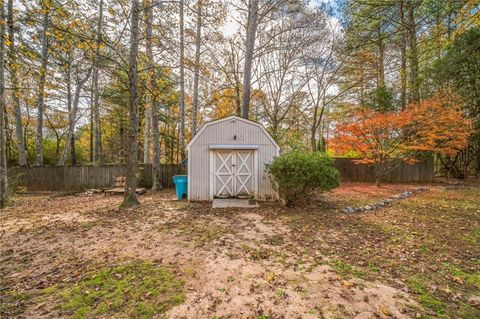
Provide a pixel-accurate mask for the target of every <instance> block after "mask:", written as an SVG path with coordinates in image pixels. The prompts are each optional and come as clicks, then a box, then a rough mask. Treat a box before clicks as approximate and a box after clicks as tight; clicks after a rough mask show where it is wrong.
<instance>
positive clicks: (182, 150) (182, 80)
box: [180, 0, 186, 161]
mask: <svg viewBox="0 0 480 319" xmlns="http://www.w3.org/2000/svg"><path fill="white" fill-rule="evenodd" d="M183 11H184V0H180V155H181V158H182V161H183V160H184V159H185V144H186V143H185V43H184V42H185V39H184V38H185V36H184V21H183V20H184V19H183Z"/></svg>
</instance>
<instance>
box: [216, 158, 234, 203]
mask: <svg viewBox="0 0 480 319" xmlns="http://www.w3.org/2000/svg"><path fill="white" fill-rule="evenodd" d="M233 155H234V154H233V152H232V151H215V152H214V161H215V165H214V168H215V177H214V178H215V181H214V187H215V196H217V197H233V196H234V194H235V192H234V188H233V187H234V183H233V181H234V175H233V168H234V166H233V165H232V164H233V157H234V156H233Z"/></svg>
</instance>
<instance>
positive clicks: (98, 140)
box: [93, 0, 103, 165]
mask: <svg viewBox="0 0 480 319" xmlns="http://www.w3.org/2000/svg"><path fill="white" fill-rule="evenodd" d="M98 10H99V13H98V21H97V42H96V48H95V61H94V67H93V124H94V125H93V131H94V145H93V163H94V164H95V165H99V164H101V163H102V134H101V127H100V91H99V87H98V73H99V68H100V66H99V62H100V45H101V43H102V20H103V0H100V4H99V9H98Z"/></svg>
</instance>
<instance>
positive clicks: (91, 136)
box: [89, 81, 94, 163]
mask: <svg viewBox="0 0 480 319" xmlns="http://www.w3.org/2000/svg"><path fill="white" fill-rule="evenodd" d="M93 110H94V107H93V81H92V83H91V84H90V125H89V131H90V134H89V135H90V136H89V137H90V145H89V159H90V163H93V135H94V132H93V131H94V129H93V117H94V116H93Z"/></svg>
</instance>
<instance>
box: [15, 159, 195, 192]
mask: <svg viewBox="0 0 480 319" xmlns="http://www.w3.org/2000/svg"><path fill="white" fill-rule="evenodd" d="M161 169H162V186H163V187H167V188H168V187H172V186H173V185H172V184H173V182H172V177H173V175H181V174H186V167H185V166H184V165H162V166H161ZM8 175H9V178H10V180H11V182H12V183H13V184H16V185H18V186H24V187H26V188H27V189H28V190H31V191H73V190H81V189H90V188H108V187H112V186H113V183H114V180H115V176H124V175H125V165H122V164H119V165H101V166H75V167H73V166H48V167H47V166H45V167H43V166H42V167H38V166H34V167H10V168H9V169H8ZM138 178H139V180H138V184H139V186H141V187H148V188H150V187H151V185H152V165H151V164H146V165H140V166H139V176H138Z"/></svg>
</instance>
